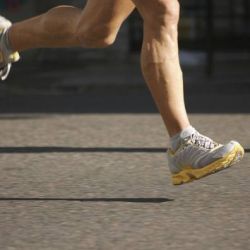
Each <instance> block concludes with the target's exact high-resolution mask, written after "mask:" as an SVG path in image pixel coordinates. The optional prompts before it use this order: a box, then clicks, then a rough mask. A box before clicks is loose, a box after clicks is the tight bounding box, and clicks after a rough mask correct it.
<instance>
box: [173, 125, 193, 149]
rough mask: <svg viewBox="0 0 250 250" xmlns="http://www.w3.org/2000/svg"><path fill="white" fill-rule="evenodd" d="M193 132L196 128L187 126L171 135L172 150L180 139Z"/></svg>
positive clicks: (176, 147) (179, 142)
mask: <svg viewBox="0 0 250 250" xmlns="http://www.w3.org/2000/svg"><path fill="white" fill-rule="evenodd" d="M195 132H196V129H195V128H193V127H192V126H189V127H187V128H185V129H184V130H182V131H181V132H180V133H178V134H176V135H174V136H173V137H171V138H170V143H171V148H172V150H174V151H176V150H177V149H178V148H179V146H180V144H181V141H182V139H184V138H186V137H188V136H191V135H192V134H194V133H195Z"/></svg>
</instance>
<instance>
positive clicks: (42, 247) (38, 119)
mask: <svg viewBox="0 0 250 250" xmlns="http://www.w3.org/2000/svg"><path fill="white" fill-rule="evenodd" d="M190 118H191V121H192V124H194V126H196V127H197V128H198V129H199V130H200V131H201V132H202V133H206V134H207V135H208V136H211V137H213V138H215V139H216V140H217V141H220V142H227V141H229V140H231V139H237V140H239V141H240V142H241V143H242V144H243V146H244V147H245V149H246V152H247V153H246V156H245V158H244V160H243V161H242V162H241V163H240V164H238V165H237V166H234V167H233V168H231V169H228V170H225V171H222V172H220V173H218V174H216V175H212V176H209V177H207V178H205V179H202V180H200V181H196V182H194V183H191V184H188V185H185V186H180V187H174V186H172V184H171V181H170V173H169V171H168V167H167V162H166V155H165V149H166V147H167V146H168V138H167V137H166V132H165V129H164V127H163V124H162V122H161V118H160V117H159V115H158V114H156V113H148V114H140V113H137V114H129V113H126V114H125V113H124V114H119V113H114V114H94V113H93V114H86V113H81V114H80V113H79V114H62V113H58V114H55V113H54V114H53V113H52V114H46V113H43V114H42V113H29V114H28V113H25V114H22V113H20V112H19V113H18V114H15V113H13V112H12V113H9V114H8V113H5V114H3V113H2V114H1V115H0V138H1V139H0V173H1V174H0V249H1V250H57V249H58V250H59V249H60V250H78V249H79V250H80V249H81V250H85V249H86V250H92V249H93V250H111V249H114V250H128V249H130V250H162V249H168V250H171V249H173V250H179V249H181V250H196V249H197V250H212V249H213V250H214V249H215V250H217V249H218V250H219V249H226V250H246V249H249V245H250V234H249V227H250V192H249V180H250V179H249V176H250V168H249V165H250V155H249V153H250V130H249V124H250V114H247V113H245V114H224V115H222V114H209V115H208V114H191V116H190Z"/></svg>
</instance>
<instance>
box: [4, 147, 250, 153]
mask: <svg viewBox="0 0 250 250" xmlns="http://www.w3.org/2000/svg"><path fill="white" fill-rule="evenodd" d="M166 151H167V148H121V147H114V148H105V147H100V148H98V147H93V148H90V147H88V148H84V147H0V154H47V153H166ZM245 152H246V153H250V148H246V149H245Z"/></svg>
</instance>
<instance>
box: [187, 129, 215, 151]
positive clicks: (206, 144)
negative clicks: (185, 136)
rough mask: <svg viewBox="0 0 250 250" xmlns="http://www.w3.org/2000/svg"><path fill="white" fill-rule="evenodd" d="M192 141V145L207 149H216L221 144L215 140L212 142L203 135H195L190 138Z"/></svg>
mask: <svg viewBox="0 0 250 250" xmlns="http://www.w3.org/2000/svg"><path fill="white" fill-rule="evenodd" d="M190 141H191V143H193V144H195V145H197V146H199V147H203V148H205V149H208V150H210V149H214V148H215V147H217V146H219V144H218V143H217V142H214V141H213V140H211V139H210V138H208V137H206V136H204V135H201V134H199V133H194V134H192V135H191V137H190Z"/></svg>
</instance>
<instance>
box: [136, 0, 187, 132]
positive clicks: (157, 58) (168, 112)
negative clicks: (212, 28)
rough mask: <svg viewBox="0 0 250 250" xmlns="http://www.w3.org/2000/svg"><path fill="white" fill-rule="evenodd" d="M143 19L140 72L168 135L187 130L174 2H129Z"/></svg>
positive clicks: (176, 8)
mask: <svg viewBox="0 0 250 250" xmlns="http://www.w3.org/2000/svg"><path fill="white" fill-rule="evenodd" d="M133 1H134V3H135V5H136V7H137V8H138V10H139V12H140V14H141V15H142V17H143V19H144V42H143V49H142V55H141V64H142V71H143V74H144V77H145V79H146V82H147V83H148V85H149V88H150V90H151V92H152V95H153V97H154V99H155V102H156V104H157V106H158V108H159V111H160V113H161V115H162V118H163V120H164V122H165V125H166V127H167V130H168V132H169V135H170V136H173V135H175V134H177V133H178V132H180V131H181V130H183V129H185V128H186V127H188V126H189V125H190V124H189V120H188V117H187V113H186V109H185V104H184V97H183V77H182V72H181V69H180V63H179V53H178V41H177V40H178V39H177V37H178V32H177V26H178V20H179V3H178V1H177V0H155V1H148V0H133Z"/></svg>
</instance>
